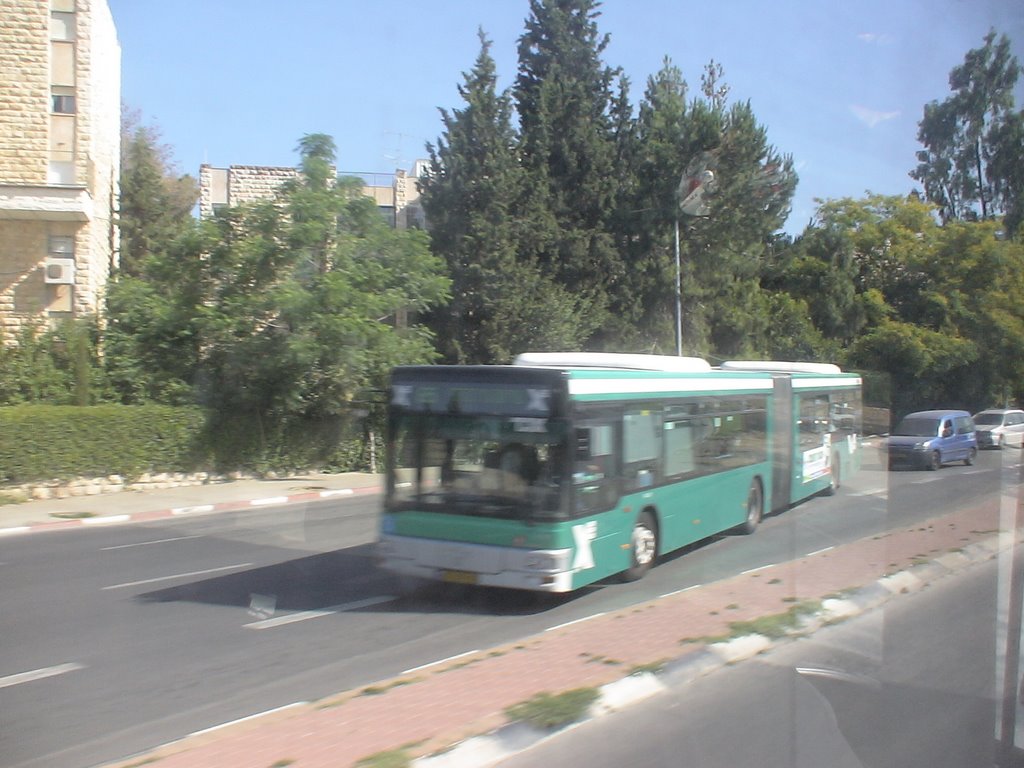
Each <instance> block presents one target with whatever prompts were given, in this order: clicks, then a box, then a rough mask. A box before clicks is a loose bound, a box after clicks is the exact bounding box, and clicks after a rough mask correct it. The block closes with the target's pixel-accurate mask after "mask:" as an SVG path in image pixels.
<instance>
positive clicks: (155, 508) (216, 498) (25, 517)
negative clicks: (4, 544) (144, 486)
mask: <svg viewBox="0 0 1024 768" xmlns="http://www.w3.org/2000/svg"><path fill="white" fill-rule="evenodd" d="M382 490H383V479H382V478H381V476H380V475H372V474H364V473H359V472H346V473H341V474H333V475H332V474H322V473H308V474H300V475H295V476H293V477H288V478H282V479H275V480H257V479H242V480H224V481H217V482H211V483H207V484H205V485H190V486H180V487H177V488H164V489H156V490H146V491H130V490H129V491H121V492H119V493H107V494H97V495H93V496H72V497H69V498H66V499H48V500H45V501H26V502H23V503H21V504H4V505H0V536H3V535H14V534H19V533H28V532H34V531H42V530H60V529H63V528H67V527H71V526H79V525H109V524H116V523H127V522H136V521H141V520H156V519H159V518H162V517H172V516H177V515H194V514H204V513H210V512H223V511H227V510H232V509H245V508H247V507H256V506H269V505H273V504H293V503H297V502H303V501H317V500H320V499H323V498H329V497H331V496H343V495H351V494H362V493H380V492H381V491H382Z"/></svg>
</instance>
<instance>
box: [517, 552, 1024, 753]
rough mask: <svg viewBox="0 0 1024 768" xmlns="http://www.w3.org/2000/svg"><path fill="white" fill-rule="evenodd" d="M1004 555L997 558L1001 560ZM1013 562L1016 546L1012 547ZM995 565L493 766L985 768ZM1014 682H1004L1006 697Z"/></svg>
mask: <svg viewBox="0 0 1024 768" xmlns="http://www.w3.org/2000/svg"><path fill="white" fill-rule="evenodd" d="M1009 557H1010V556H1009V555H1008V556H1007V559H1009ZM1016 566H1017V568H1018V569H1019V568H1022V567H1024V556H1022V554H1021V552H1020V551H1018V552H1017V554H1016ZM998 570H999V564H998V563H995V562H992V563H986V564H984V565H980V566H977V567H975V568H973V569H971V570H970V571H968V572H966V573H965V574H963V575H957V576H953V577H949V578H947V579H945V580H942V581H939V582H938V583H936V584H935V585H932V586H930V587H929V588H928V589H926V590H924V591H922V592H920V593H917V594H914V595H910V596H907V597H900V598H898V599H897V600H896V601H894V602H892V603H889V604H888V605H887V606H886V607H885V608H883V609H879V610H877V611H875V612H873V613H869V614H866V615H864V616H862V617H860V618H858V619H855V620H852V621H850V622H848V623H845V624H842V625H838V626H834V627H828V628H825V629H823V630H820V631H819V632H818V633H816V634H815V635H814V636H813V637H811V638H807V639H803V640H800V641H797V642H796V643H793V644H790V645H784V646H781V647H780V648H778V649H776V650H775V651H773V652H771V653H769V654H768V655H766V656H764V657H761V658H759V659H756V660H751V661H748V662H746V663H744V664H740V665H737V666H735V667H725V668H723V669H721V670H719V671H717V672H715V673H714V674H712V675H710V676H708V677H706V678H702V679H700V680H697V681H696V682H694V683H691V684H689V685H687V686H685V687H679V688H670V690H669V691H667V692H665V693H662V694H659V695H658V696H656V697H653V698H651V699H649V700H647V701H645V702H643V703H642V704H640V705H637V706H634V707H632V708H630V709H627V710H625V711H623V712H620V713H616V714H613V715H609V716H606V717H604V718H601V719H598V720H594V721H590V722H588V723H585V724H583V725H581V726H579V727H577V728H574V729H569V730H567V731H565V732H563V733H562V734H560V735H556V736H554V737H553V738H552V739H550V740H548V741H547V742H545V743H542V744H541V745H539V746H537V747H535V748H533V749H531V750H529V751H527V752H524V753H522V754H520V755H517V756H516V757H514V758H510V759H507V760H505V761H502V762H501V763H499V766H500V768H534V766H549V765H557V766H561V767H562V768H613V767H614V768H620V766H623V765H629V766H632V767H633V768H665V767H666V766H687V768H764V766H772V767H773V768H821V766H828V768H992V767H993V766H996V765H1002V766H1006V767H1009V766H1013V765H1020V764H1021V763H1020V759H1019V758H1020V755H1021V754H1022V753H1021V752H1019V751H1016V752H1014V753H1013V754H1012V755H1009V756H1008V759H1007V760H1005V761H1001V757H1002V756H1004V755H1007V754H1008V751H1007V750H1004V749H1003V744H1001V743H1000V739H999V736H998V734H999V725H1000V723H1001V720H1002V710H1001V707H1002V704H1003V693H1004V691H1003V686H1002V679H1003V676H1002V675H1001V670H1002V669H1003V668H1004V654H1003V651H1002V649H1003V647H1004V646H1003V642H1004V641H1005V640H1006V633H1005V631H1004V630H1005V626H1004V625H1003V624H1002V623H1001V621H1000V609H1001V608H1004V607H1005V603H1001V601H1000V600H999V599H998V597H1000V596H1001V595H1002V593H1001V592H1000V588H999V582H998V579H999V573H998ZM1014 689H1016V685H1011V691H1010V699H1011V700H1012V699H1014V698H1015V697H1014V695H1013V693H1014Z"/></svg>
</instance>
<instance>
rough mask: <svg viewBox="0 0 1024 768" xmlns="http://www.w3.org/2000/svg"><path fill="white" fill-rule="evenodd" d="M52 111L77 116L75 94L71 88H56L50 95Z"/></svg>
mask: <svg viewBox="0 0 1024 768" xmlns="http://www.w3.org/2000/svg"><path fill="white" fill-rule="evenodd" d="M50 111H51V112H56V113H59V114H62V115H73V114H75V94H74V92H73V90H72V89H71V88H63V87H58V86H54V87H53V88H52V90H51V94H50Z"/></svg>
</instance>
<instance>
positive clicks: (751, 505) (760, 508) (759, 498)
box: [739, 480, 764, 534]
mask: <svg viewBox="0 0 1024 768" xmlns="http://www.w3.org/2000/svg"><path fill="white" fill-rule="evenodd" d="M762 517H764V494H762V493H761V484H760V483H759V482H757V480H755V481H754V482H752V483H751V484H750V491H749V492H748V493H747V519H746V520H744V521H743V524H742V525H741V526H740V527H739V531H740V533H746V534H751V533H753V532H754V531H756V530H757V526H758V525H759V524H760V523H761V518H762Z"/></svg>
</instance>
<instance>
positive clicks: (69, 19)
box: [50, 11, 75, 41]
mask: <svg viewBox="0 0 1024 768" xmlns="http://www.w3.org/2000/svg"><path fill="white" fill-rule="evenodd" d="M50 39H51V40H67V41H71V40H74V39H75V14H73V13H64V12H63V11H54V12H52V13H51V14H50Z"/></svg>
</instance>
